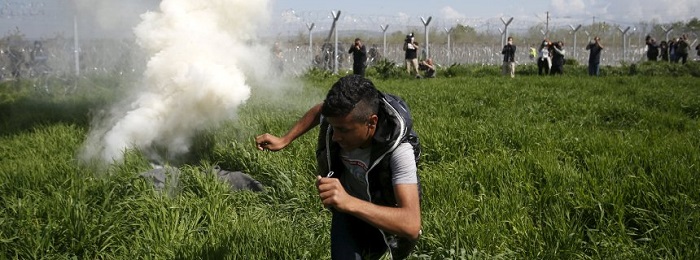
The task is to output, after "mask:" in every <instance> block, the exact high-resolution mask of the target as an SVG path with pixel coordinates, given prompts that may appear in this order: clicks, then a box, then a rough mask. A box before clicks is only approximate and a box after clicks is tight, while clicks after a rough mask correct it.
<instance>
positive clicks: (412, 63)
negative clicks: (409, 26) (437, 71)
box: [403, 33, 421, 78]
mask: <svg viewBox="0 0 700 260" xmlns="http://www.w3.org/2000/svg"><path fill="white" fill-rule="evenodd" d="M403 50H404V51H405V52H406V55H405V59H406V62H405V63H406V72H408V74H409V75H411V73H412V72H411V70H413V71H414V72H415V73H416V78H420V77H421V76H420V73H419V72H418V42H416V40H415V38H414V37H413V33H410V34H408V35H406V40H405V41H404V44H403Z"/></svg>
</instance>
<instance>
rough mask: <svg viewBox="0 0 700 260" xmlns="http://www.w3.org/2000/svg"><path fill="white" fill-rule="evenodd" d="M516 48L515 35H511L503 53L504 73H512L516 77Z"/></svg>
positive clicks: (512, 76)
mask: <svg viewBox="0 0 700 260" xmlns="http://www.w3.org/2000/svg"><path fill="white" fill-rule="evenodd" d="M515 49H516V47H515V45H514V44H513V37H510V36H509V37H508V42H507V43H506V45H505V46H503V50H502V51H501V54H503V75H506V74H510V77H511V78H515Z"/></svg>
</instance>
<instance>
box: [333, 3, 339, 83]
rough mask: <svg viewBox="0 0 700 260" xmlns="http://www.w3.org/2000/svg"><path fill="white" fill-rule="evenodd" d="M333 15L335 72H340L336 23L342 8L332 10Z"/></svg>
mask: <svg viewBox="0 0 700 260" xmlns="http://www.w3.org/2000/svg"><path fill="white" fill-rule="evenodd" d="M331 15H332V16H333V28H331V29H332V30H331V33H332V34H335V44H333V46H334V52H333V61H334V62H333V74H338V57H339V55H338V28H336V26H335V25H336V23H337V22H338V18H340V10H338V11H337V12H335V11H331Z"/></svg>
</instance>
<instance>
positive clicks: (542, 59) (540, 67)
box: [537, 39, 552, 75]
mask: <svg viewBox="0 0 700 260" xmlns="http://www.w3.org/2000/svg"><path fill="white" fill-rule="evenodd" d="M550 45H551V44H550V43H549V40H547V39H544V40H543V41H542V44H541V45H540V51H539V52H538V54H537V74H538V75H549V70H550V69H551V68H552V56H551V55H550V53H549V47H550Z"/></svg>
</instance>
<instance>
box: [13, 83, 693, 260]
mask: <svg viewBox="0 0 700 260" xmlns="http://www.w3.org/2000/svg"><path fill="white" fill-rule="evenodd" d="M335 79H336V78H335V77H333V76H331V77H311V79H308V78H307V79H306V80H305V81H304V82H305V84H304V85H305V86H304V87H301V86H300V87H299V88H297V89H286V90H284V93H283V94H284V97H285V98H284V99H276V100H274V102H270V100H269V99H268V98H267V96H268V95H267V93H265V91H261V90H257V89H256V90H254V93H253V97H252V98H251V100H250V101H249V102H248V103H247V104H246V105H245V106H244V107H242V108H241V111H240V118H239V119H238V120H237V121H232V122H226V123H224V124H223V125H221V126H220V127H218V128H216V129H211V130H210V131H206V132H202V133H199V134H198V135H197V136H196V137H195V143H194V146H193V147H192V151H193V152H192V154H190V155H189V156H188V158H186V160H184V163H183V164H181V165H178V166H179V168H180V169H181V170H182V173H183V174H182V176H180V179H179V184H180V186H179V187H178V188H177V189H175V190H171V191H170V192H167V193H164V192H159V191H156V190H155V189H154V188H153V187H152V185H151V184H150V183H148V182H146V181H145V180H144V179H142V178H141V177H139V176H138V174H139V173H140V172H143V171H146V170H149V169H150V166H149V164H148V160H147V159H146V158H145V157H144V156H143V155H141V154H140V153H139V152H138V151H131V152H129V153H128V154H127V155H126V157H125V158H126V159H125V162H124V163H123V164H119V165H112V166H110V167H100V166H96V165H86V164H82V163H80V162H79V161H78V159H77V154H78V151H79V150H80V148H81V145H82V142H83V141H84V139H85V136H86V133H87V132H88V130H89V129H88V128H89V122H90V119H91V116H90V115H92V114H93V113H94V111H95V110H97V109H99V108H101V107H103V106H104V105H105V104H109V103H111V102H115V101H116V99H117V98H116V97H115V96H114V95H115V94H114V93H115V91H114V90H115V89H116V88H119V87H120V85H119V84H120V83H118V82H117V81H115V80H114V79H109V78H106V79H105V78H103V79H95V80H92V81H90V82H89V84H87V83H84V84H87V85H84V86H79V89H81V90H82V91H79V92H78V93H76V94H73V95H36V94H33V92H31V91H28V90H26V89H27V88H29V87H28V86H23V85H20V86H16V85H13V84H11V83H4V84H3V85H0V119H1V122H2V125H0V126H1V127H2V128H1V130H0V196H1V198H0V208H1V209H2V211H1V213H0V259H5V258H7V259H36V258H41V259H67V258H75V259H126V258H139V259H140V258H153V259H200V258H204V259H222V258H224V259H328V258H330V253H329V247H330V245H329V244H330V242H329V228H330V227H329V225H330V223H329V220H330V213H329V212H328V211H327V210H325V209H324V208H323V207H322V205H321V203H320V201H319V199H318V197H317V195H316V191H315V187H314V185H313V184H314V180H315V179H314V176H313V172H314V167H315V160H314V146H315V140H316V133H317V130H314V131H312V132H310V133H309V134H307V135H305V136H303V137H302V138H300V139H298V140H297V141H296V142H295V143H293V144H292V145H290V146H289V147H288V148H287V149H285V150H283V151H280V152H276V153H271V152H260V151H257V150H255V146H254V142H253V137H254V136H255V135H256V134H261V133H264V132H270V133H273V134H279V135H281V134H283V133H284V132H285V131H286V130H287V128H288V127H289V126H291V124H293V123H294V122H295V120H296V119H297V118H298V117H300V116H301V115H302V114H303V113H304V112H305V111H306V109H307V108H308V107H309V106H311V104H313V103H314V102H319V101H320V100H321V98H322V96H323V94H324V93H325V91H326V90H327V89H328V88H329V87H330V85H331V84H332V83H333V82H334V81H335ZM374 82H375V84H376V85H377V86H378V88H379V89H380V90H382V91H386V92H391V93H394V94H398V95H400V96H402V97H404V99H405V100H406V101H407V102H408V103H409V105H410V106H411V110H412V113H413V115H414V120H415V128H416V130H417V132H418V133H419V135H420V137H421V142H422V144H423V157H422V161H421V164H420V166H419V174H420V176H421V179H422V186H423V190H424V197H423V204H422V217H423V236H422V238H421V240H420V243H419V245H418V248H417V250H416V251H415V254H414V255H413V256H412V258H416V259H484V258H486V259H658V258H661V259H697V258H700V192H699V190H700V177H699V176H698V174H699V173H700V122H699V119H700V80H699V79H698V78H696V77H664V76H655V77H647V76H634V77H630V76H606V77H601V78H589V77H579V76H565V77H537V76H522V75H520V76H518V77H516V78H515V79H510V78H503V77H497V76H481V77H453V78H436V79H430V80H412V79H390V80H380V79H376V80H374ZM88 90H89V91H88ZM266 91H269V90H266ZM214 164H217V165H220V166H221V167H222V168H224V169H229V170H242V171H244V172H247V173H249V174H251V175H252V176H254V177H255V178H256V179H258V180H260V181H261V182H262V183H263V184H264V185H265V186H266V187H267V190H266V191H265V192H264V193H252V192H230V191H229V190H228V187H227V186H226V185H225V184H223V183H220V182H218V181H217V180H216V179H215V178H214V177H213V176H211V175H207V174H204V172H208V170H209V169H210V168H211V167H212V165H214Z"/></svg>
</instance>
